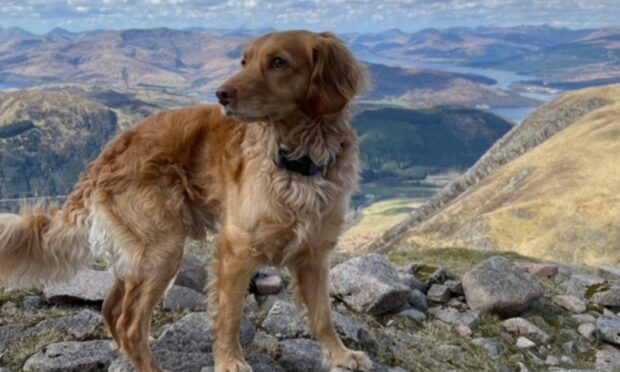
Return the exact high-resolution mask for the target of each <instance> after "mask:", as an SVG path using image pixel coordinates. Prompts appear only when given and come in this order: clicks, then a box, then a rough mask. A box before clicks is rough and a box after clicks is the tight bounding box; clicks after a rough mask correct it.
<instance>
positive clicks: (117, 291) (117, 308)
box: [101, 279, 125, 347]
mask: <svg viewBox="0 0 620 372" xmlns="http://www.w3.org/2000/svg"><path fill="white" fill-rule="evenodd" d="M124 296H125V282H124V281H123V280H121V279H116V282H115V283H114V287H112V290H111V291H110V293H109V294H108V296H107V297H106V299H105V301H104V302H103V308H102V310H101V312H102V314H103V319H104V320H105V324H106V325H107V326H108V329H109V330H110V333H111V334H112V338H113V339H114V342H116V345H117V346H118V347H120V346H121V343H120V340H119V338H118V333H117V332H116V323H117V322H118V318H119V317H120V316H121V311H122V309H123V308H122V305H123V297H124Z"/></svg>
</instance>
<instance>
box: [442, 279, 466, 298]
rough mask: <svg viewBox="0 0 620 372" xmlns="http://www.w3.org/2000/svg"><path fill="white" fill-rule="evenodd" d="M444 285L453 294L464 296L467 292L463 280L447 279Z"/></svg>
mask: <svg viewBox="0 0 620 372" xmlns="http://www.w3.org/2000/svg"><path fill="white" fill-rule="evenodd" d="M444 285H445V286H446V287H448V289H449V290H450V292H451V293H452V294H455V295H458V296H462V295H464V294H465V292H464V291H463V282H462V281H460V280H446V282H445V283H444Z"/></svg>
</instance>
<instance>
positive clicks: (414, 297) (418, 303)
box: [409, 289, 428, 313]
mask: <svg viewBox="0 0 620 372" xmlns="http://www.w3.org/2000/svg"><path fill="white" fill-rule="evenodd" d="M409 304H411V306H413V307H415V308H416V309H418V310H419V311H421V312H423V313H425V312H426V311H427V310H428V301H426V296H425V295H424V293H422V291H420V290H418V289H414V290H412V291H411V292H410V293H409Z"/></svg>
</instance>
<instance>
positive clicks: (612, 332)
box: [596, 316, 620, 346]
mask: <svg viewBox="0 0 620 372" xmlns="http://www.w3.org/2000/svg"><path fill="white" fill-rule="evenodd" d="M596 330H597V331H598V334H599V336H600V337H601V339H602V340H603V341H605V342H609V343H611V344H615V345H618V346H620V318H617V317H611V316H601V317H599V318H598V319H596Z"/></svg>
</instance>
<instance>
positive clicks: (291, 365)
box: [278, 339, 327, 372]
mask: <svg viewBox="0 0 620 372" xmlns="http://www.w3.org/2000/svg"><path fill="white" fill-rule="evenodd" d="M280 350H281V352H280V356H279V359H278V363H280V365H281V366H282V367H284V369H285V370H286V371H287V372H308V371H313V372H314V371H316V372H326V371H327V368H325V364H324V363H323V361H324V359H323V353H322V352H321V348H320V347H319V344H318V343H317V342H315V341H311V340H307V339H288V340H283V341H282V342H280Z"/></svg>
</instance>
